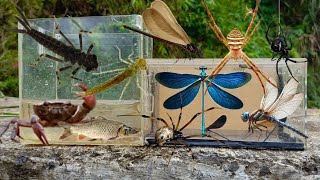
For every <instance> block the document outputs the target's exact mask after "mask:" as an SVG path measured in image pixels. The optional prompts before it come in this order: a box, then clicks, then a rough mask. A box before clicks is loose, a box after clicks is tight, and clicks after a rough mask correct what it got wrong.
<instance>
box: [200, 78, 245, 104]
mask: <svg viewBox="0 0 320 180" xmlns="http://www.w3.org/2000/svg"><path fill="white" fill-rule="evenodd" d="M206 85H207V83H206ZM207 86H208V85H207ZM208 91H209V94H210V96H211V98H212V99H213V100H214V101H215V102H216V103H217V104H219V105H220V106H222V107H224V108H227V109H241V108H242V107H243V103H242V101H241V100H240V99H239V98H237V97H236V96H234V95H232V94H230V93H228V92H226V91H224V90H222V89H221V88H219V87H218V86H217V85H215V84H211V85H210V86H209V87H208Z"/></svg>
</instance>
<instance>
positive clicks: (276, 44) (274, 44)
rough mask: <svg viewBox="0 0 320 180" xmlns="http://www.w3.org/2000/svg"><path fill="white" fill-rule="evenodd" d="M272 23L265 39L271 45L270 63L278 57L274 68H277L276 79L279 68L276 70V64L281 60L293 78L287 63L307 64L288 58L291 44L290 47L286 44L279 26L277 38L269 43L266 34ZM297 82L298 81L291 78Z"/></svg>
mask: <svg viewBox="0 0 320 180" xmlns="http://www.w3.org/2000/svg"><path fill="white" fill-rule="evenodd" d="M272 24H273V23H271V24H270V25H269V27H268V30H267V32H266V38H267V41H268V43H269V44H270V45H271V49H272V51H273V52H274V54H273V56H272V59H271V61H274V60H276V59H275V57H276V56H277V55H279V58H278V59H277V64H276V68H277V74H278V77H279V79H280V75H279V68H278V63H279V61H280V60H281V58H284V61H285V63H286V66H287V68H288V70H289V73H290V75H291V77H293V75H292V72H291V69H290V68H289V66H288V61H291V62H293V63H303V62H307V61H295V60H292V59H290V58H289V51H290V50H291V49H292V43H291V42H290V47H289V46H288V42H287V40H286V36H285V34H284V33H283V31H282V29H281V26H280V24H278V25H279V26H278V27H279V33H278V36H277V37H276V38H275V39H273V40H272V41H270V39H269V37H268V33H269V29H270V26H271V25H272ZM293 78H294V79H295V80H296V81H297V82H298V80H297V79H296V78H295V77H293Z"/></svg>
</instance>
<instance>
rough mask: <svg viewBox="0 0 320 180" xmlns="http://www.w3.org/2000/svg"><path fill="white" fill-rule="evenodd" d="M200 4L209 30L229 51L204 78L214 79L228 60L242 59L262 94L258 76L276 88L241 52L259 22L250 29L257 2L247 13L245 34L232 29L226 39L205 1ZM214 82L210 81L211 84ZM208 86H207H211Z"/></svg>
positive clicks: (256, 9) (257, 1)
mask: <svg viewBox="0 0 320 180" xmlns="http://www.w3.org/2000/svg"><path fill="white" fill-rule="evenodd" d="M202 3H203V5H204V7H205V9H206V11H207V13H208V16H209V18H210V20H211V22H208V24H209V26H210V28H211V29H212V31H213V32H214V33H215V35H216V36H217V38H218V39H219V40H220V41H221V42H222V43H223V44H224V45H225V46H226V47H227V48H228V49H229V53H228V54H227V55H226V56H225V57H224V58H223V60H222V61H221V62H220V64H219V65H218V66H217V67H216V68H215V69H214V70H213V71H212V73H211V74H210V75H209V76H208V77H207V78H206V80H208V79H209V78H212V79H214V78H215V77H216V76H217V74H218V73H219V72H220V71H221V70H222V68H223V67H224V66H225V65H226V64H227V63H228V61H229V60H230V59H232V58H233V59H235V60H237V59H243V60H244V62H245V63H246V64H247V65H248V66H249V67H250V69H251V70H252V71H253V72H254V73H255V74H256V76H257V77H258V79H259V81H260V84H261V86H262V88H263V92H264V93H265V92H266V91H265V87H264V84H263V82H262V80H261V77H260V75H261V76H262V77H263V78H264V79H265V80H267V81H268V82H269V83H270V84H272V85H273V86H274V87H277V85H276V84H275V83H273V82H271V81H270V80H269V79H268V78H267V77H266V76H265V75H264V74H263V72H261V70H260V69H259V68H258V67H257V66H256V65H255V64H254V63H253V62H252V61H251V60H250V58H249V57H248V56H247V55H246V54H245V53H244V52H243V51H242V49H243V48H244V47H245V46H246V44H247V43H248V42H249V41H250V39H251V37H252V36H253V34H254V32H255V31H256V29H257V28H258V26H259V24H260V21H259V22H258V23H257V24H256V26H255V27H254V28H253V29H252V26H253V23H254V19H255V17H256V16H257V13H258V7H259V0H256V7H255V9H254V10H253V11H251V12H249V14H252V19H251V22H250V24H249V26H248V29H247V31H246V34H245V35H244V36H243V35H242V33H241V32H240V31H239V30H238V29H236V28H234V29H232V30H231V32H230V33H229V34H228V36H227V38H225V37H224V35H223V34H222V32H221V31H220V29H219V27H218V25H217V24H216V22H215V21H214V19H213V16H212V14H211V12H210V10H209V8H208V6H207V4H206V2H205V0H202ZM213 82H214V81H211V83H213ZM211 83H210V84H209V86H210V85H211Z"/></svg>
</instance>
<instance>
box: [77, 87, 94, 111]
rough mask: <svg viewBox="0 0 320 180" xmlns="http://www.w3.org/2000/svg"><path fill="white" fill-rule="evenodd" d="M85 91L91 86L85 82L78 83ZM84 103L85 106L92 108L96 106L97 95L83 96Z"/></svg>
mask: <svg viewBox="0 0 320 180" xmlns="http://www.w3.org/2000/svg"><path fill="white" fill-rule="evenodd" d="M76 86H78V87H79V88H81V89H82V90H83V91H87V90H89V88H88V87H87V86H85V85H83V84H76ZM83 100H84V103H83V104H82V105H83V106H84V107H86V108H88V109H89V110H92V109H93V108H94V107H95V106H96V96H95V95H87V96H84V97H83Z"/></svg>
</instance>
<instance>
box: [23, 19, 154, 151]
mask: <svg viewBox="0 0 320 180" xmlns="http://www.w3.org/2000/svg"><path fill="white" fill-rule="evenodd" d="M73 19H74V20H75V21H76V22H77V23H78V24H79V25H80V26H81V28H82V29H83V30H87V31H91V32H93V33H92V34H90V33H87V34H86V33H82V44H83V45H82V46H83V48H82V51H83V52H87V49H88V48H89V46H90V45H91V44H92V43H94V47H93V49H92V51H91V52H92V53H93V54H95V55H96V56H97V59H98V69H97V70H96V71H91V72H86V71H85V70H84V69H82V68H80V70H79V71H78V73H76V74H75V77H77V78H80V79H81V80H82V81H79V80H75V79H72V78H71V77H70V75H71V73H72V71H74V69H75V68H76V67H78V66H73V67H72V68H70V69H68V70H65V71H60V72H59V73H58V75H59V77H60V84H59V83H58V80H57V76H56V71H57V70H58V69H59V68H61V67H65V66H68V65H69V63H68V62H64V63H58V62H56V61H53V60H51V59H48V58H45V57H43V58H42V59H41V60H40V61H39V63H38V65H37V66H30V65H31V64H34V63H35V61H36V59H37V58H38V57H39V56H40V55H41V54H43V53H46V54H49V55H51V56H54V57H56V58H59V59H63V58H62V57H60V56H58V55H56V54H54V53H53V52H51V51H50V50H48V49H47V48H46V47H44V46H42V45H41V44H39V43H38V42H36V41H35V40H34V39H32V38H31V37H30V36H29V35H26V34H19V37H18V42H19V78H20V86H19V87H20V118H21V119H23V120H26V121H30V117H31V115H32V114H33V109H32V105H33V104H38V103H41V102H43V101H52V100H55V101H71V102H72V103H73V104H76V105H81V103H82V99H81V98H78V97H77V96H76V95H75V92H79V91H81V89H79V88H78V87H75V86H74V85H75V84H76V83H82V84H84V85H86V86H88V87H89V88H93V87H94V86H96V85H98V84H100V83H102V82H105V81H107V80H109V79H111V78H113V77H114V76H116V75H117V74H118V73H121V72H122V71H123V69H125V68H127V67H128V64H126V63H123V61H121V60H127V61H128V59H131V60H132V61H134V60H135V59H136V58H137V57H141V58H148V57H152V39H150V38H147V37H144V36H142V35H140V34H137V33H133V32H129V31H128V30H126V29H124V28H123V27H122V25H124V24H126V25H129V26H134V27H138V28H140V29H143V27H142V26H143V23H142V17H141V16H140V15H128V16H126V15H121V16H99V17H79V18H75V17H73ZM55 22H57V23H58V24H59V27H60V29H61V31H62V32H63V33H64V34H65V35H66V37H67V38H68V39H69V40H70V41H71V42H72V44H73V45H74V47H75V48H77V49H80V45H79V44H80V43H79V32H80V28H79V27H78V26H77V25H76V24H75V23H74V22H72V21H71V19H70V18H57V19H55V20H54V19H52V18H48V19H32V20H29V23H30V24H31V26H32V27H33V28H34V29H36V30H38V31H40V32H42V33H45V34H47V35H50V36H52V37H54V38H56V39H58V40H59V41H62V42H64V43H66V40H65V39H64V38H63V37H62V36H61V34H59V33H58V32H55V31H54V29H55ZM19 29H23V27H22V25H21V24H19ZM145 75H146V72H145V71H140V72H139V73H138V74H137V75H134V76H133V77H132V79H131V80H129V78H128V79H126V80H124V81H123V82H121V83H119V84H118V85H116V86H114V87H112V88H111V89H108V90H106V91H104V92H101V93H99V94H97V95H96V97H97V106H96V107H95V108H94V109H93V110H92V111H91V112H90V113H89V114H88V115H87V116H90V117H95V116H102V117H104V118H107V119H113V120H116V121H120V122H122V123H124V124H126V125H128V126H130V127H132V128H135V129H137V130H139V131H140V132H139V133H138V134H137V135H136V136H134V137H128V138H127V139H126V138H116V139H113V140H108V141H78V140H77V139H76V138H73V139H72V138H71V139H70V138H69V139H68V140H60V139H59V137H60V135H61V133H62V131H63V129H62V128H60V127H52V128H49V127H48V128H45V133H46V135H47V138H48V140H49V143H51V144H119V145H143V144H144V134H146V133H149V132H148V129H150V128H149V126H150V125H148V121H145V120H144V119H143V118H141V117H118V116H117V115H124V114H142V113H143V114H147V113H150V96H149V94H148V93H149V91H148V83H147V82H146V81H145V79H146V78H144V76H145ZM137 80H138V81H137ZM137 83H139V84H137ZM124 89H125V90H124ZM141 89H143V90H141ZM21 136H22V137H24V140H22V143H24V144H38V143H40V141H39V140H38V138H37V137H36V136H35V135H34V133H33V131H32V129H31V128H22V130H21Z"/></svg>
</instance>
